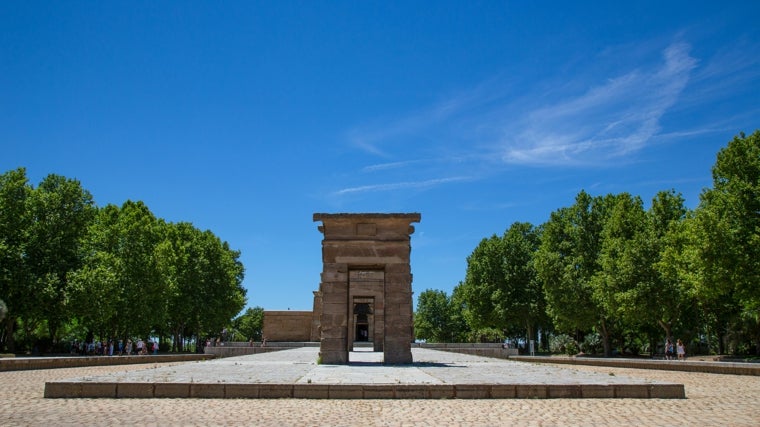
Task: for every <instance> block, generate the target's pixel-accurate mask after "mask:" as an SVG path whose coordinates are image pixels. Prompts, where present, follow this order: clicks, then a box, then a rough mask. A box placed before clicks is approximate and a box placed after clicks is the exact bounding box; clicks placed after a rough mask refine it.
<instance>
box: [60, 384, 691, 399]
mask: <svg viewBox="0 0 760 427" xmlns="http://www.w3.org/2000/svg"><path fill="white" fill-rule="evenodd" d="M45 397H46V398H140V399H144V398H217V399H221V398H227V399H288V398H295V399H573V398H575V399H593V398H601V399H614V398H632V399H684V398H685V397H686V394H685V391H684V386H683V384H610V385H600V384H569V385H567V384H396V385H387V384H380V385H378V384H216V383H215V384H206V383H115V382H110V383H109V382H105V383H87V382H81V381H76V382H68V381H60V382H46V383H45Z"/></svg>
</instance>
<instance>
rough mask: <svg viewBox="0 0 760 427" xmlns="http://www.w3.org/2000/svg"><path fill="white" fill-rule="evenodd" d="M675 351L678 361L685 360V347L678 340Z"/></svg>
mask: <svg viewBox="0 0 760 427" xmlns="http://www.w3.org/2000/svg"><path fill="white" fill-rule="evenodd" d="M676 351H677V352H678V360H686V347H684V345H683V342H682V341H681V340H680V339H679V340H678V341H677V342H676Z"/></svg>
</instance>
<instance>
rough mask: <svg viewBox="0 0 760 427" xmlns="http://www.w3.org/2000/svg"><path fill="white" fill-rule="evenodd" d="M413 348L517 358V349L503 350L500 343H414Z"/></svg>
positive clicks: (499, 357)
mask: <svg viewBox="0 0 760 427" xmlns="http://www.w3.org/2000/svg"><path fill="white" fill-rule="evenodd" d="M412 347H420V348H429V349H431V350H440V351H450V352H452V353H463V354H472V355H475V356H483V357H495V358H498V359H508V358H510V357H512V356H517V355H518V351H517V349H516V348H503V347H502V345H501V344H499V343H414V344H412Z"/></svg>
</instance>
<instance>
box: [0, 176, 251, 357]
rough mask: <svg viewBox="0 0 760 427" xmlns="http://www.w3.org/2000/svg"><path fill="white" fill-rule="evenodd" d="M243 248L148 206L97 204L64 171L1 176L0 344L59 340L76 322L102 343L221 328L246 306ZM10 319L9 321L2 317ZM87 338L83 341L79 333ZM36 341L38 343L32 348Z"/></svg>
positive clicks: (137, 204) (134, 203)
mask: <svg viewBox="0 0 760 427" xmlns="http://www.w3.org/2000/svg"><path fill="white" fill-rule="evenodd" d="M239 257H240V252H239V251H235V250H232V249H231V248H230V247H229V245H228V244H227V242H223V241H221V240H220V239H219V238H218V237H217V236H215V235H214V234H213V233H212V232H211V231H200V230H197V229H196V228H194V227H193V226H192V225H191V224H189V223H178V224H172V223H166V222H164V221H163V220H161V219H159V218H156V217H155V215H154V214H153V213H152V212H151V211H150V210H149V209H148V207H147V206H146V205H145V204H144V203H143V202H139V201H138V202H133V201H127V202H125V203H124V204H122V205H121V206H115V205H107V206H105V207H103V208H97V207H96V206H95V205H94V202H93V199H92V196H91V195H90V193H89V192H87V191H86V190H85V189H84V188H82V186H81V184H80V183H79V182H78V181H76V180H72V179H67V178H65V177H61V176H57V175H49V176H47V177H46V178H45V179H44V180H43V181H42V182H41V183H40V185H39V186H38V187H37V188H34V187H32V186H31V185H30V184H29V183H28V180H27V178H26V171H25V170H24V169H23V168H20V169H17V170H13V171H9V172H6V173H4V174H2V175H0V298H2V299H4V300H5V301H6V302H7V308H8V313H7V316H6V319H5V320H4V328H3V330H2V331H3V332H2V335H0V345H4V346H5V347H7V348H8V349H9V350H10V351H14V350H15V348H14V347H15V342H14V337H15V336H16V335H17V334H16V332H17V330H16V329H17V328H18V327H21V328H23V331H22V332H23V334H24V336H25V337H29V336H31V335H35V336H37V338H41V337H42V335H45V334H44V333H40V332H39V331H40V328H41V327H43V329H45V328H46V329H47V334H46V335H47V337H48V339H49V340H51V341H52V342H53V343H55V341H57V340H58V339H59V338H60V336H59V335H60V330H61V329H62V328H63V329H65V330H70V329H71V326H72V325H75V326H76V328H78V329H80V330H81V329H84V330H85V331H89V332H90V333H92V334H93V335H95V336H97V337H98V338H99V339H108V338H114V339H117V338H122V339H126V338H131V337H138V336H140V337H147V336H149V335H161V336H164V335H166V334H170V335H173V336H176V337H184V336H187V335H195V336H198V335H199V334H202V333H209V332H211V331H214V332H216V331H218V330H221V328H223V327H224V326H226V325H227V324H229V322H230V321H231V319H232V318H233V317H234V316H235V315H236V314H237V313H238V312H240V310H241V309H242V308H243V306H244V305H245V301H246V300H245V289H244V288H243V287H242V280H243V272H244V269H243V265H242V263H241V262H240V261H239ZM0 320H2V319H0ZM80 338H81V337H80ZM27 345H29V342H27Z"/></svg>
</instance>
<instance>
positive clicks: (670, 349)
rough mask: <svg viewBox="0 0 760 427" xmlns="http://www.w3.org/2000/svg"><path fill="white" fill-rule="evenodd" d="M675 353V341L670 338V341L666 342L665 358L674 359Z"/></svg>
mask: <svg viewBox="0 0 760 427" xmlns="http://www.w3.org/2000/svg"><path fill="white" fill-rule="evenodd" d="M673 354H674V351H673V341H671V340H670V338H668V341H667V342H665V360H672V359H673Z"/></svg>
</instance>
